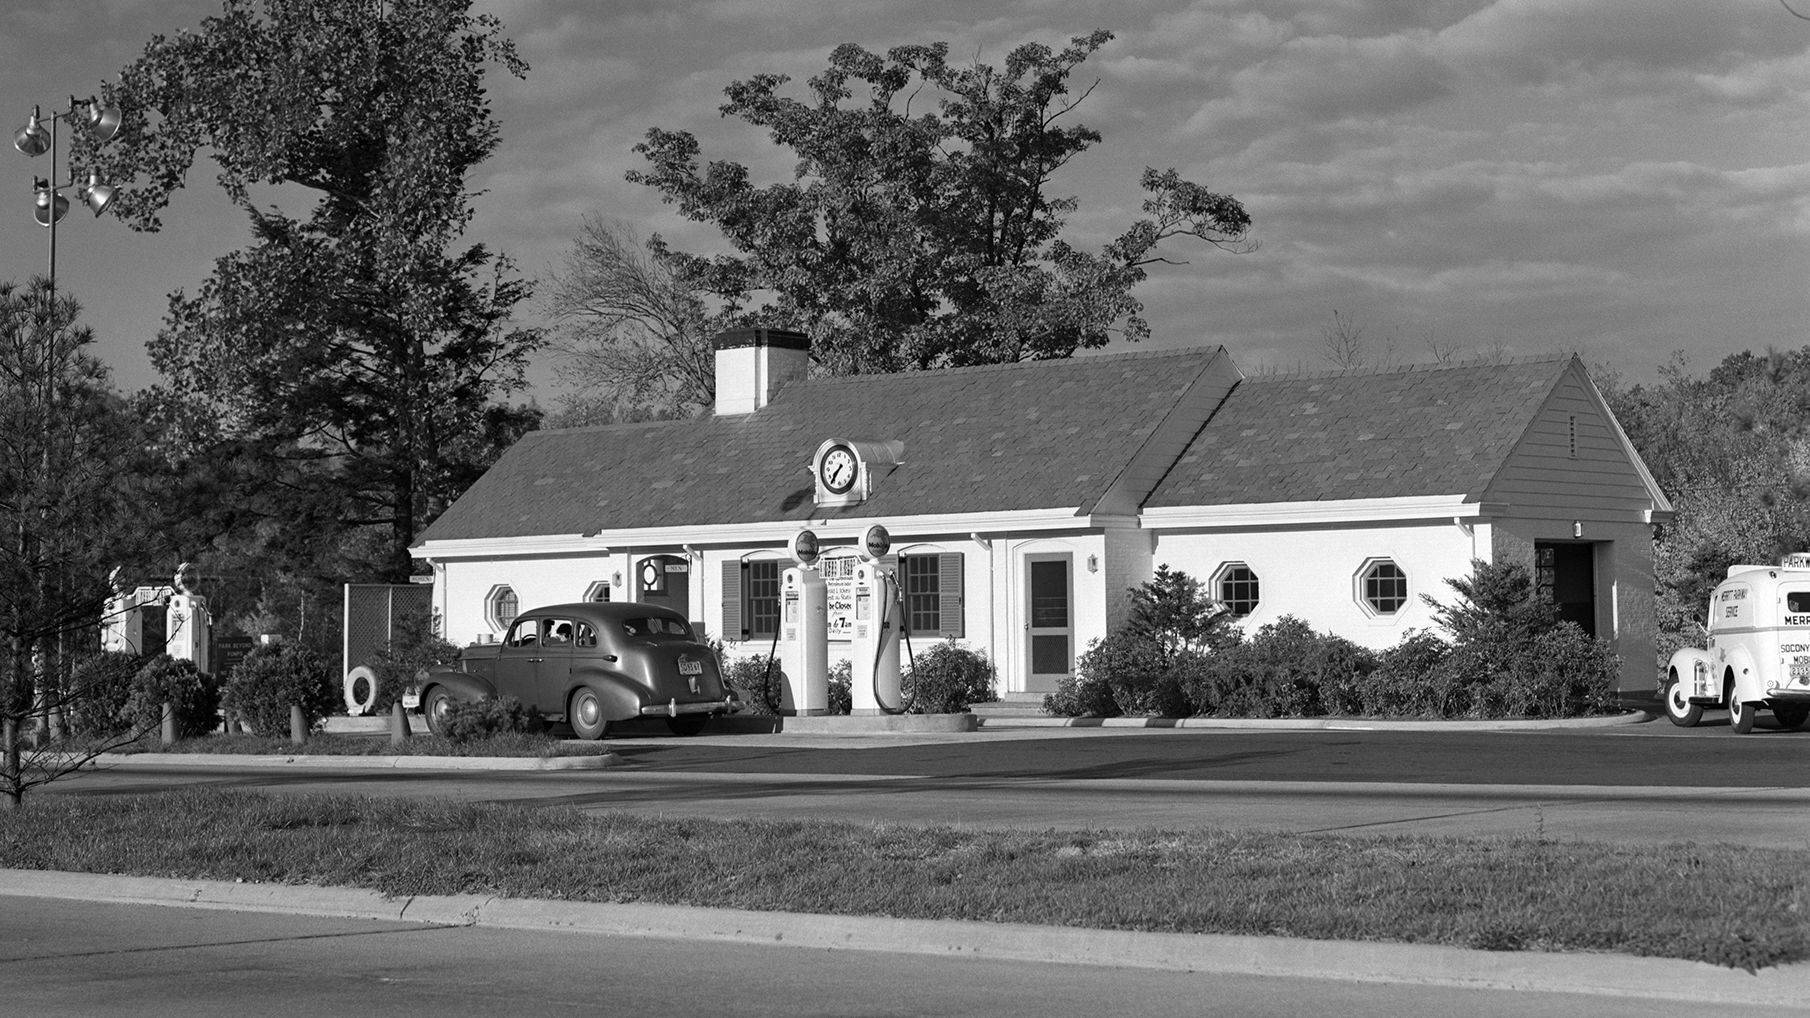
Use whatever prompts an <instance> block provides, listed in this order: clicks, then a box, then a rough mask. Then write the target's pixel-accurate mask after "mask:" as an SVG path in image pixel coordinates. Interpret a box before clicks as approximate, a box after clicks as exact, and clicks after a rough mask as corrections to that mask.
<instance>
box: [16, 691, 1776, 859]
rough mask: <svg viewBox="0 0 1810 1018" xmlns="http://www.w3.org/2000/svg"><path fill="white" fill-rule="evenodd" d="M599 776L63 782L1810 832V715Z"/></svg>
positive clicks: (1021, 742)
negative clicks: (1802, 729)
mask: <svg viewBox="0 0 1810 1018" xmlns="http://www.w3.org/2000/svg"><path fill="white" fill-rule="evenodd" d="M612 747H613V749H614V751H615V752H616V753H618V754H619V755H620V756H621V757H622V758H623V760H624V761H625V766H622V767H619V768H612V769H609V770H605V771H591V772H576V773H573V772H551V773H539V772H520V771H513V772H431V771H430V772H401V771H395V770H376V769H369V770H350V771H346V772H329V773H322V772H318V771H300V770H281V769H277V770H272V769H269V768H258V769H241V770H231V769H225V770H218V769H209V770H204V771H199V772H197V771H191V770H182V769H175V768H168V769H159V768H157V767H155V765H148V766H147V765H134V766H133V767H131V768H130V769H117V770H112V771H106V772H101V773H96V774H87V775H83V776H80V777H74V778H69V779H65V780H63V781H60V782H58V783H56V784H55V785H52V786H50V787H49V788H47V789H46V790H45V791H46V793H48V794H67V795H81V794H99V793H125V794H130V793H135V792H149V791H155V790H158V789H162V788H167V787H171V786H172V785H178V784H200V783H206V784H220V785H231V786H236V787H253V788H262V789H270V790H275V791H289V792H358V793H365V794H374V795H409V796H446V797H452V798H458V799H466V800H485V801H526V802H534V803H539V804H543V805H560V806H570V807H575V808H579V809H583V810H587V811H608V810H632V811H640V812H648V813H686V814H693V815H701V816H715V817H743V816H783V817H803V816H809V817H834V818H840V819H846V820H851V821H857V822H872V821H896V822H906V823H920V824H954V825H963V826H972V827H1021V828H1034V829H1044V828H1085V827H1108V828H1125V827H1199V826H1213V827H1232V828H1257V829H1266V830H1287V831H1295V832H1300V833H1319V834H1335V833H1336V834H1358V835H1388V834H1423V835H1495V836H1509V837H1517V836H1519V837H1544V838H1555V839H1565V840H1588V841H1624V842H1638V843H1670V842H1683V841H1729V842H1736V843H1743V844H1750V845H1758V846H1768V847H1802V846H1804V845H1805V844H1810V809H1807V808H1806V807H1810V766H1807V764H1810V733H1796V732H1789V733H1788V732H1765V733H1756V734H1753V735H1747V736H1740V737H1736V736H1734V735H1732V734H1731V733H1730V732H1729V731H1728V730H1727V728H1726V726H1720V727H1715V726H1712V727H1703V728H1697V729H1690V730H1685V729H1678V728H1675V727H1673V726H1671V725H1669V724H1666V723H1664V722H1657V723H1648V724H1642V725H1631V726H1621V727H1615V728H1595V729H1573V730H1562V731H1555V730H1539V731H1526V730H1522V731H1507V732H1505V731H1497V732H1401V731H1375V732H1335V731H1306V732H1300V731H1296V732H1276V731H1262V730H1230V731H1228V730H1217V729H1020V730H1002V731H989V730H985V729H983V730H982V731H981V732H979V733H975V734H963V735H950V736H933V737H910V738H900V737H891V736H866V737H835V738H826V737H802V736H796V735H794V736H787V735H760V736H745V735H743V736H705V737H700V738H695V739H673V738H661V737H652V736H649V737H641V738H636V737H625V738H620V739H615V740H613V741H612Z"/></svg>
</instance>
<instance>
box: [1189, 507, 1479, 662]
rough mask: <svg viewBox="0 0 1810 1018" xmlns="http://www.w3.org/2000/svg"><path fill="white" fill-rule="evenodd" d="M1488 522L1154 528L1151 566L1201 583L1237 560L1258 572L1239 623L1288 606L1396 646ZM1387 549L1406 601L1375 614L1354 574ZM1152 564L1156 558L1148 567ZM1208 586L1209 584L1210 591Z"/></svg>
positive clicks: (1460, 571) (1374, 644) (1355, 636)
mask: <svg viewBox="0 0 1810 1018" xmlns="http://www.w3.org/2000/svg"><path fill="white" fill-rule="evenodd" d="M1488 531H1489V527H1488V526H1487V525H1477V526H1473V527H1471V528H1470V529H1469V530H1467V529H1466V528H1464V527H1460V526H1458V525H1456V524H1454V523H1453V522H1452V521H1451V520H1442V521H1438V522H1423V523H1398V524H1391V525H1386V526H1382V525H1378V526H1352V527H1336V528H1335V527H1316V528H1311V529H1309V528H1292V529H1272V530H1249V529H1239V530H1227V531H1191V532H1188V531H1168V532H1163V531H1159V532H1157V535H1156V546H1155V552H1154V555H1153V561H1154V565H1155V566H1162V565H1167V566H1168V567H1169V568H1170V569H1172V570H1177V569H1179V570H1181V571H1183V572H1186V573H1188V574H1189V575H1190V576H1193V577H1194V578H1195V579H1198V580H1200V581H1201V582H1203V583H1209V582H1210V581H1211V580H1212V579H1213V578H1214V576H1215V574H1217V573H1218V572H1219V571H1220V569H1221V567H1222V566H1224V565H1226V564H1228V563H1233V562H1242V563H1244V564H1245V565H1247V566H1249V567H1250V569H1251V570H1252V571H1253V572H1255V573H1256V574H1257V580H1258V597H1259V600H1258V604H1257V609H1256V610H1255V611H1254V612H1252V613H1251V614H1250V615H1248V616H1246V617H1245V618H1244V619H1243V620H1242V622H1241V625H1242V626H1243V627H1244V629H1245V631H1246V632H1247V633H1254V632H1256V631H1257V629H1258V628H1259V627H1261V626H1264V625H1266V624H1268V623H1271V622H1275V621H1277V620H1278V619H1280V618H1282V617H1283V616H1285V615H1294V616H1296V617H1298V618H1301V619H1304V620H1306V621H1307V622H1308V623H1309V624H1311V625H1312V626H1313V627H1314V628H1315V629H1318V630H1320V631H1322V632H1332V633H1336V634H1338V635H1340V636H1343V637H1345V638H1346V639H1348V640H1351V641H1352V642H1353V643H1357V644H1360V645H1362V646H1366V647H1371V648H1374V649H1379V650H1380V649H1382V648H1385V647H1392V646H1394V645H1395V644H1396V643H1398V642H1400V640H1401V637H1402V635H1403V634H1404V633H1406V632H1407V631H1408V630H1409V629H1428V628H1431V627H1433V625H1434V622H1433V617H1432V612H1431V610H1430V609H1428V608H1427V606H1426V604H1425V603H1424V602H1422V601H1421V599H1420V596H1421V595H1422V594H1431V595H1433V597H1435V598H1437V599H1439V600H1441V601H1449V600H1451V598H1452V591H1451V589H1450V588H1449V587H1447V586H1446V585H1445V581H1446V579H1447V578H1448V577H1454V576H1464V575H1467V574H1468V573H1469V572H1470V570H1471V565H1470V563H1471V559H1472V558H1473V557H1484V558H1487V557H1488V556H1489V548H1490V540H1489V534H1488ZM1378 558H1386V559H1389V560H1391V561H1393V562H1394V563H1395V564H1396V565H1397V566H1399V567H1400V568H1401V569H1402V571H1403V572H1405V573H1406V574H1407V577H1408V603H1407V604H1406V605H1404V606H1403V607H1402V608H1401V610H1400V611H1398V612H1396V613H1395V614H1393V615H1376V614H1373V613H1371V612H1369V611H1367V610H1366V609H1365V608H1364V607H1362V606H1361V605H1360V603H1359V597H1358V594H1359V584H1358V576H1359V573H1360V572H1361V571H1362V570H1363V569H1364V567H1365V564H1366V563H1367V562H1369V561H1371V560H1373V559H1378ZM1153 568H1154V567H1153ZM1209 593H1211V591H1209Z"/></svg>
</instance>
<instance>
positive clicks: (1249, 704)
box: [1044, 562, 1618, 718]
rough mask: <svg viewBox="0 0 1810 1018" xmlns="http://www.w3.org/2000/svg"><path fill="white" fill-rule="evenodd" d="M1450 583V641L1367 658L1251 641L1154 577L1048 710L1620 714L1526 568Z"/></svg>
mask: <svg viewBox="0 0 1810 1018" xmlns="http://www.w3.org/2000/svg"><path fill="white" fill-rule="evenodd" d="M1178 578H1179V579H1178ZM1448 582H1449V583H1450V585H1451V586H1452V587H1453V588H1454V590H1456V591H1457V592H1458V593H1459V594H1460V596H1461V598H1462V600H1461V601H1460V602H1458V603H1456V604H1454V605H1453V606H1450V607H1447V606H1444V605H1441V604H1439V602H1437V601H1433V600H1432V599H1430V598H1428V599H1427V600H1428V603H1429V604H1431V605H1433V607H1434V608H1435V609H1437V611H1436V617H1437V618H1438V620H1439V621H1440V623H1441V625H1442V628H1444V629H1446V630H1447V632H1448V633H1449V634H1450V636H1451V639H1450V640H1447V639H1443V638H1441V637H1440V636H1438V635H1435V634H1433V633H1429V632H1411V633H1409V634H1408V635H1407V636H1406V637H1405V638H1404V639H1403V640H1402V641H1401V642H1400V643H1398V644H1397V645H1396V646H1394V647H1391V648H1389V649H1387V650H1383V651H1374V650H1370V649H1367V648H1364V647H1360V646H1358V645H1357V644H1354V643H1352V642H1351V641H1349V640H1346V639H1344V638H1342V637H1339V636H1334V635H1332V634H1330V633H1319V632H1315V631H1314V629H1313V627H1312V626H1310V625H1308V624H1307V623H1306V622H1303V621H1302V620H1300V619H1298V618H1294V617H1292V616H1290V617H1285V618H1283V619H1281V620H1279V621H1277V622H1274V623H1271V624H1269V625H1266V626H1263V627H1262V628H1260V629H1258V630H1257V632H1256V633H1254V634H1252V635H1251V636H1250V637H1249V638H1248V639H1247V638H1245V637H1243V636H1242V634H1240V633H1239V632H1238V631H1237V629H1236V628H1235V627H1232V626H1230V625H1229V624H1227V623H1226V622H1225V620H1224V618H1223V613H1217V612H1214V611H1212V610H1211V602H1210V601H1208V600H1207V599H1205V598H1204V595H1203V594H1202V592H1201V590H1200V589H1199V585H1198V584H1195V583H1193V582H1192V581H1191V580H1188V579H1187V578H1186V577H1185V576H1183V575H1182V574H1177V573H1167V572H1166V570H1165V571H1159V573H1158V578H1157V580H1154V581H1152V583H1150V584H1145V585H1144V586H1143V587H1141V588H1138V589H1136V590H1133V591H1132V592H1131V594H1132V603H1131V606H1130V609H1129V613H1128V614H1129V619H1128V622H1127V623H1126V625H1125V626H1124V627H1122V628H1121V629H1120V630H1119V631H1118V632H1115V633H1113V634H1111V635H1109V636H1108V637H1107V638H1106V639H1104V640H1099V641H1096V642H1095V643H1094V644H1093V645H1092V647H1091V648H1090V649H1089V650H1088V652H1087V653H1086V654H1084V655H1082V657H1081V659H1080V661H1079V662H1078V668H1077V674H1076V675H1075V676H1073V677H1070V678H1068V679H1065V680H1064V681H1063V682H1062V683H1061V685H1060V686H1059V687H1058V689H1057V691H1056V692H1055V693H1053V694H1051V695H1049V696H1047V697H1045V698H1044V709H1045V710H1046V711H1048V712H1049V713H1052V714H1058V715H1064V716H1069V717H1083V716H1098V717H1113V716H1117V715H1134V716H1136V715H1145V716H1162V717H1189V716H1209V717H1254V718H1275V717H1321V716H1327V715H1346V716H1363V717H1396V718H1401V717H1415V718H1501V717H1529V718H1559V717H1576V716H1582V715H1590V714H1602V713H1608V712H1610V711H1612V710H1613V709H1614V706H1615V685H1616V677H1617V670H1618V662H1617V659H1616V656H1615V654H1614V652H1613V650H1612V649H1611V648H1610V645H1609V644H1608V642H1607V641H1604V640H1598V639H1593V638H1591V637H1590V636H1588V635H1587V634H1585V633H1584V631H1583V630H1582V629H1580V628H1578V627H1577V626H1576V625H1574V624H1572V623H1569V622H1560V621H1559V620H1558V618H1557V609H1556V607H1554V606H1553V605H1552V604H1551V602H1549V601H1543V600H1541V599H1540V598H1538V597H1537V596H1536V594H1535V591H1534V588H1533V585H1532V582H1531V579H1530V578H1529V577H1528V575H1527V572H1526V570H1525V568H1524V567H1521V566H1519V565H1518V564H1514V563H1508V564H1502V565H1489V564H1485V563H1481V562H1478V563H1473V573H1472V576H1470V577H1468V578H1464V579H1459V580H1452V581H1448ZM1203 605H1204V607H1203ZM1177 619H1181V620H1191V622H1190V625H1180V626H1178V625H1176V624H1175V620H1177Z"/></svg>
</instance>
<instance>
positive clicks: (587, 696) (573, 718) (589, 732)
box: [566, 687, 610, 741]
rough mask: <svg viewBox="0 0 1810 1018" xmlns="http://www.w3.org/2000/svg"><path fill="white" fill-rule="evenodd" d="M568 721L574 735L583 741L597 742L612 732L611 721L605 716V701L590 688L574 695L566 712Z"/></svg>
mask: <svg viewBox="0 0 1810 1018" xmlns="http://www.w3.org/2000/svg"><path fill="white" fill-rule="evenodd" d="M566 720H567V721H569V722H571V724H572V734H573V735H576V736H578V737H579V738H581V739H590V740H593V741H595V740H597V739H601V738H603V737H604V736H605V735H606V734H608V733H609V730H610V720H609V719H608V718H606V717H604V716H603V699H602V698H601V697H599V696H598V695H597V691H596V690H594V689H590V688H588V687H587V688H584V689H580V690H579V691H578V692H576V693H573V694H572V704H571V707H570V709H568V710H567V711H566Z"/></svg>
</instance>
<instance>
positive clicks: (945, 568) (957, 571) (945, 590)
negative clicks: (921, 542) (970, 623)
mask: <svg viewBox="0 0 1810 1018" xmlns="http://www.w3.org/2000/svg"><path fill="white" fill-rule="evenodd" d="M936 579H937V595H936V606H937V614H938V616H939V617H938V619H937V626H938V627H939V628H940V629H941V630H942V632H941V633H940V634H939V635H942V636H946V637H952V638H954V639H957V640H959V639H961V638H963V637H964V636H966V635H967V633H966V632H964V631H963V629H962V554H961V552H959V551H955V552H945V553H943V554H941V555H938V556H937V557H936Z"/></svg>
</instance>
